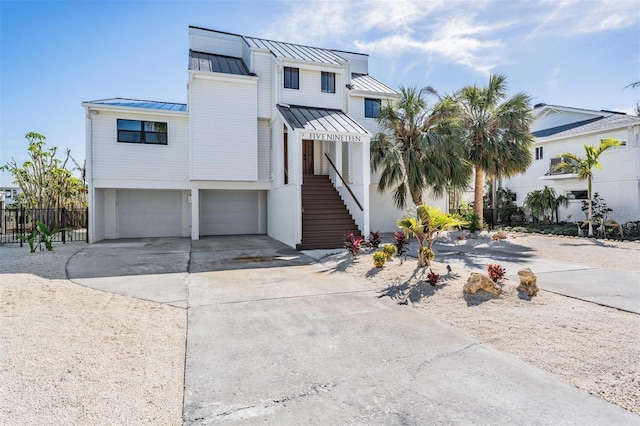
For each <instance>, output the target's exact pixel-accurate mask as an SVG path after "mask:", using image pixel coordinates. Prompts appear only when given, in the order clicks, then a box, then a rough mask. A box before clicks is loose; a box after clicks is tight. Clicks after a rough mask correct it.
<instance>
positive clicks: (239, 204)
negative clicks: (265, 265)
mask: <svg viewBox="0 0 640 426" xmlns="http://www.w3.org/2000/svg"><path fill="white" fill-rule="evenodd" d="M266 222H267V209H266V195H265V193H264V191H213V190H202V191H200V235H232V234H266V226H265V224H266Z"/></svg>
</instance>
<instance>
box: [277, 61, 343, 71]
mask: <svg viewBox="0 0 640 426" xmlns="http://www.w3.org/2000/svg"><path fill="white" fill-rule="evenodd" d="M278 59H281V61H282V66H283V67H292V68H300V69H301V70H305V71H327V69H331V72H334V73H336V74H343V73H345V72H347V69H346V64H343V65H336V64H327V63H324V62H310V61H304V60H302V59H291V58H278Z"/></svg>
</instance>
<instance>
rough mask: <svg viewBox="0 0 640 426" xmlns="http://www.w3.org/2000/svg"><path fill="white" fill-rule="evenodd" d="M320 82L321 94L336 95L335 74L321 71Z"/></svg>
mask: <svg viewBox="0 0 640 426" xmlns="http://www.w3.org/2000/svg"><path fill="white" fill-rule="evenodd" d="M320 80H321V86H322V87H321V89H322V92H324V93H336V74H335V73H333V72H326V71H322V75H321V76H320Z"/></svg>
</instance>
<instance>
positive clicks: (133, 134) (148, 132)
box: [118, 119, 167, 145]
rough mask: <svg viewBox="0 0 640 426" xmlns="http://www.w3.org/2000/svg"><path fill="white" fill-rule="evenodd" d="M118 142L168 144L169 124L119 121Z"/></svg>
mask: <svg viewBox="0 0 640 426" xmlns="http://www.w3.org/2000/svg"><path fill="white" fill-rule="evenodd" d="M118 142H128V143H148V144H154V145H166V144H167V123H162V122H158V121H141V120H122V119H118Z"/></svg>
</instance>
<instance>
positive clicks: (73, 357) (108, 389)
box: [0, 243, 186, 425]
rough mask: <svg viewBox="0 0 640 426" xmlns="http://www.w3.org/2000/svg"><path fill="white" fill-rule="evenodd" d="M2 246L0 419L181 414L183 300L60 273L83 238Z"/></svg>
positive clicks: (105, 420)
mask: <svg viewBox="0 0 640 426" xmlns="http://www.w3.org/2000/svg"><path fill="white" fill-rule="evenodd" d="M54 247H55V250H54V252H36V253H33V254H31V253H29V250H28V248H27V247H24V248H20V247H19V245H18V244H5V245H3V246H0V259H1V260H2V261H1V262H0V424H2V425H32V424H33V425H35V424H38V425H44V424H55V425H72V424H73V425H77V424H82V425H104V424H128V425H134V424H163V425H179V424H181V423H182V397H183V381H184V355H185V336H186V310H184V309H180V308H175V307H171V306H167V305H162V304H158V303H153V302H147V301H141V300H137V299H132V298H127V297H123V296H118V295H115V294H109V293H104V292H100V291H96V290H91V289H88V288H85V287H82V286H79V285H76V284H73V283H71V282H69V281H67V280H66V279H65V273H64V268H65V265H66V261H67V259H68V258H69V257H70V255H71V254H73V253H75V252H76V251H78V250H80V249H82V248H83V247H86V244H84V243H68V244H65V245H62V244H56V245H55V246H54Z"/></svg>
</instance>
